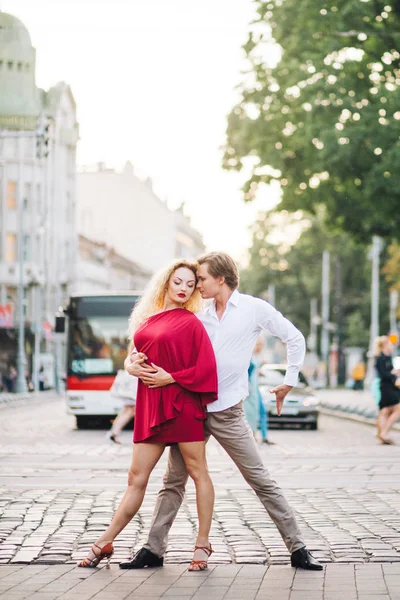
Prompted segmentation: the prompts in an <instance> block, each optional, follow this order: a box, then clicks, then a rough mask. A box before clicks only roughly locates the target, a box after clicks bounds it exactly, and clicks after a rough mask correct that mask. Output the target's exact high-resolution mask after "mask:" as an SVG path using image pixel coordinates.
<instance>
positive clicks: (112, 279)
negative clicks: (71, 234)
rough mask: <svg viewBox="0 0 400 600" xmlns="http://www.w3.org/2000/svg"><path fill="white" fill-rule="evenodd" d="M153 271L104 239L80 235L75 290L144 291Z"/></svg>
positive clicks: (77, 291) (92, 291)
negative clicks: (121, 253) (95, 239)
mask: <svg viewBox="0 0 400 600" xmlns="http://www.w3.org/2000/svg"><path fill="white" fill-rule="evenodd" d="M150 277H151V273H150V272H149V271H146V270H145V269H143V268H142V267H140V266H139V265H138V264H137V263H135V262H133V261H131V260H129V259H128V258H125V257H124V256H121V255H120V254H118V253H117V252H116V251H115V250H114V248H111V247H110V246H107V244H105V243H104V242H103V243H102V242H95V241H93V240H91V239H89V238H87V237H85V236H84V235H79V249H78V263H77V280H76V283H75V285H74V289H73V293H77V294H96V293H104V292H105V293H106V292H107V291H109V292H116V291H119V292H127V291H133V290H134V291H141V290H143V288H144V287H145V286H146V284H147V282H148V281H149V279H150Z"/></svg>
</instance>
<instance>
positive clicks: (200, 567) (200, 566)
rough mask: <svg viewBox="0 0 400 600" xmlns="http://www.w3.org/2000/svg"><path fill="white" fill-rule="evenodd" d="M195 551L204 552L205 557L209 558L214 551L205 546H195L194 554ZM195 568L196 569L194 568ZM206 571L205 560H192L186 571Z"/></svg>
mask: <svg viewBox="0 0 400 600" xmlns="http://www.w3.org/2000/svg"><path fill="white" fill-rule="evenodd" d="M196 550H204V552H205V553H206V554H207V557H208V558H210V556H211V554H212V553H213V552H214V550H213V549H212V547H211V544H210V547H209V548H207V546H195V547H194V551H195V552H196ZM194 567H196V568H194ZM206 569H208V561H207V560H194V559H193V560H192V562H191V563H190V565H189V568H188V571H205V570H206Z"/></svg>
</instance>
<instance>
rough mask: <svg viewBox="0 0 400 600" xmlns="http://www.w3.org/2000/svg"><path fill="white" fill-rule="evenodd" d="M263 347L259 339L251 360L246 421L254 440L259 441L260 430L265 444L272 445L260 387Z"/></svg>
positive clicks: (244, 406) (245, 412) (245, 403)
mask: <svg viewBox="0 0 400 600" xmlns="http://www.w3.org/2000/svg"><path fill="white" fill-rule="evenodd" d="M263 347H264V342H263V340H262V338H261V337H259V338H258V340H257V341H256V345H255V346H254V350H253V355H252V357H251V360H250V366H249V369H248V376H249V395H248V396H247V398H246V399H245V400H244V403H243V408H244V414H245V417H246V420H247V422H248V424H249V425H250V428H251V430H252V432H253V436H254V439H255V440H257V431H258V429H260V432H261V441H262V442H263V443H264V444H272V443H273V442H270V441H269V440H268V412H267V409H266V407H265V406H264V402H263V399H262V396H261V392H260V388H259V385H258V382H259V371H260V366H261V363H262V356H261V353H262V350H263Z"/></svg>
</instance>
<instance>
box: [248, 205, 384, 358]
mask: <svg viewBox="0 0 400 600" xmlns="http://www.w3.org/2000/svg"><path fill="white" fill-rule="evenodd" d="M322 249H327V250H329V251H330V254H331V290H332V293H331V307H332V310H331V321H333V322H334V323H336V324H337V325H339V326H340V327H341V329H342V342H343V345H347V346H358V345H359V346H363V347H365V348H367V347H368V340H369V323H370V287H371V262H370V260H369V259H368V250H367V249H366V248H365V247H364V246H363V245H361V244H359V243H357V242H355V241H354V240H353V239H352V238H351V236H350V235H349V234H346V233H333V232H332V231H330V230H329V229H328V228H327V227H326V225H325V217H324V214H323V213H322V214H321V213H319V214H317V215H315V216H311V217H309V218H304V217H303V216H302V215H301V213H296V214H290V213H287V212H285V211H283V212H281V213H274V212H272V213H267V214H261V215H260V216H259V218H258V219H257V220H256V222H255V223H254V225H253V242H252V247H251V249H250V260H249V265H248V267H247V268H246V269H245V270H244V271H243V272H242V274H241V289H242V290H243V291H244V292H247V293H250V294H254V295H256V296H260V297H264V298H268V287H269V286H270V285H274V286H275V305H276V307H277V308H278V310H280V311H281V312H282V313H283V314H284V315H285V316H287V317H288V318H289V319H290V320H291V321H293V322H294V323H295V325H296V326H297V327H299V328H300V329H301V331H302V332H303V333H304V335H305V336H308V334H309V333H310V301H311V299H312V298H317V300H318V303H319V308H320V306H321V273H322ZM384 252H385V251H384ZM380 290H381V298H380V306H381V310H380V314H381V323H380V327H381V331H383V332H386V331H388V327H389V323H388V284H387V282H386V281H385V279H384V276H383V275H382V277H381V285H380Z"/></svg>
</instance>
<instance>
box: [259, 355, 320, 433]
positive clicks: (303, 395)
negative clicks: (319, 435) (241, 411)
mask: <svg viewBox="0 0 400 600" xmlns="http://www.w3.org/2000/svg"><path fill="white" fill-rule="evenodd" d="M285 373H286V366H285V365H268V364H266V365H263V366H262V367H261V368H260V378H259V387H260V392H261V396H262V399H263V402H264V406H265V408H266V409H267V410H268V419H269V423H270V424H271V425H289V424H293V425H294V424H296V425H303V426H308V427H309V428H310V429H314V430H315V429H318V415H319V404H320V402H319V400H318V398H317V396H316V395H315V393H314V391H313V389H312V388H311V387H310V385H309V383H308V381H307V379H306V377H305V376H304V374H303V373H301V372H300V373H299V382H298V384H297V385H296V387H294V388H293V389H292V390H291V391H290V392H289V394H288V395H287V396H286V398H285V402H284V405H283V407H282V412H281V416H280V417H278V415H277V412H276V401H275V395H273V394H270V393H269V391H270V390H271V389H272V388H273V387H275V386H277V385H281V384H282V383H283V379H284V376H285Z"/></svg>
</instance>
